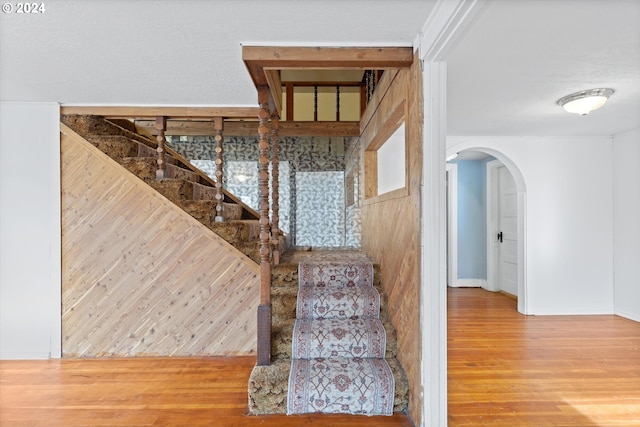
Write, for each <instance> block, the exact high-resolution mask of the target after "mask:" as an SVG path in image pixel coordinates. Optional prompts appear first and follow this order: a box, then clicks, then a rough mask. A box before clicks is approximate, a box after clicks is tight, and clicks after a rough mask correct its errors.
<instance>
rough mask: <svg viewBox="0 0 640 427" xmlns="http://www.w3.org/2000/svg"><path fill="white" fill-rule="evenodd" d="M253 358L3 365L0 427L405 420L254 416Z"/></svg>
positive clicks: (396, 424) (396, 425)
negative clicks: (249, 412)
mask: <svg viewBox="0 0 640 427" xmlns="http://www.w3.org/2000/svg"><path fill="white" fill-rule="evenodd" d="M254 364H255V358H254V357H233V358H224V357H220V358H146V359H143V358H140V359H133V358H131V359H67V360H49V361H2V362H0V426H2V427H21V426H29V427H36V426H42V427H98V426H136V427H142V426H189V427H198V426H208V427H209V426H222V427H224V426H234V427H235V426H249V425H251V426H253V425H261V426H272V427H287V426H289V427H292V426H296V427H297V426H336V427H337V426H351V427H356V426H374V425H375V426H385V427H400V426H403V427H409V426H411V425H412V424H411V422H410V421H409V419H408V418H407V417H406V416H403V415H394V416H392V417H365V416H340V415H338V416H332V415H323V416H318V415H309V416H305V415H301V416H290V417H287V416H284V415H282V416H261V417H257V416H249V415H247V399H248V398H247V384H248V382H249V374H250V373H251V369H252V368H253V365H254Z"/></svg>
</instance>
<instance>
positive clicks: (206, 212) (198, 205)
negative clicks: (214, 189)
mask: <svg viewBox="0 0 640 427" xmlns="http://www.w3.org/2000/svg"><path fill="white" fill-rule="evenodd" d="M179 205H180V207H181V208H182V209H183V210H184V211H185V212H187V213H188V214H189V215H191V216H192V217H194V218H195V219H197V220H198V221H200V222H201V223H202V224H204V225H206V226H207V227H208V228H212V226H213V223H214V222H215V216H216V206H217V202H216V201H215V200H182V201H180V203H179ZM222 206H223V210H222V217H223V218H224V219H225V221H236V220H240V215H241V214H242V207H240V215H238V209H236V207H237V206H238V205H236V204H233V203H223V204H222ZM227 215H232V217H231V218H229V217H227Z"/></svg>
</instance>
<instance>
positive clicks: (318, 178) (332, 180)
mask: <svg viewBox="0 0 640 427" xmlns="http://www.w3.org/2000/svg"><path fill="white" fill-rule="evenodd" d="M296 195H297V200H296V202H297V203H296V245H298V246H319V247H336V246H344V245H345V244H344V242H345V233H344V227H345V210H344V172H331V171H330V172H298V173H297V175H296Z"/></svg>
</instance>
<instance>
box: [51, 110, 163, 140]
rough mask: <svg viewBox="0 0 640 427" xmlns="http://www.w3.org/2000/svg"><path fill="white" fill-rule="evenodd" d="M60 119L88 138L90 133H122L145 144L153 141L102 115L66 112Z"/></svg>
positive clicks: (95, 134) (106, 134)
mask: <svg viewBox="0 0 640 427" xmlns="http://www.w3.org/2000/svg"><path fill="white" fill-rule="evenodd" d="M60 121H61V122H62V123H64V124H65V125H67V126H69V127H70V128H71V129H73V130H74V131H75V132H76V133H77V134H79V135H80V136H82V137H83V138H87V137H88V136H90V135H94V136H97V135H105V136H108V135H121V136H126V137H127V138H130V139H133V140H136V141H138V142H141V143H143V144H147V145H149V144H152V143H153V142H152V141H151V140H149V138H146V137H144V136H142V135H140V134H138V133H137V132H135V131H131V130H129V129H127V128H123V127H122V126H119V125H118V124H117V123H114V122H112V121H109V120H106V119H105V118H104V117H101V116H93V115H76V114H66V115H63V116H61V117H60Z"/></svg>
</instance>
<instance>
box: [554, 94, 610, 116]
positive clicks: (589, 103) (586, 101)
mask: <svg viewBox="0 0 640 427" xmlns="http://www.w3.org/2000/svg"><path fill="white" fill-rule="evenodd" d="M612 94H613V89H609V88H600V89H589V90H583V91H581V92H576V93H572V94H571V95H567V96H564V97H562V98H560V99H559V100H558V105H559V106H561V107H562V108H564V109H565V110H566V111H567V112H569V113H575V114H580V115H581V116H586V115H587V114H589V113H590V112H592V111H593V110H596V109H598V108H600V107H602V106H603V105H604V103H605V102H607V98H609V97H610V96H611V95H612Z"/></svg>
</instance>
